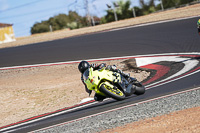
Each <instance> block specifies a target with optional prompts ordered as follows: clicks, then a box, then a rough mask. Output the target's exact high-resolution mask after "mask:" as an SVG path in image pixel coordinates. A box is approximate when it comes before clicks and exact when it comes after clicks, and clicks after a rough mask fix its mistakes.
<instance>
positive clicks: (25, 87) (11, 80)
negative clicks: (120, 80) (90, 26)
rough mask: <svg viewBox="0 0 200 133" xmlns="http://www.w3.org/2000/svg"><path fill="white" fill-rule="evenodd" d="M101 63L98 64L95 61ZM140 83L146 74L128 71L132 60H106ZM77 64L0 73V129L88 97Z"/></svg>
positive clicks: (133, 64) (132, 63)
mask: <svg viewBox="0 0 200 133" xmlns="http://www.w3.org/2000/svg"><path fill="white" fill-rule="evenodd" d="M96 63H101V62H96ZM106 63H107V64H110V65H113V64H116V65H117V66H118V68H120V69H122V70H125V72H129V73H130V74H131V76H133V77H136V78H137V79H138V80H139V81H142V80H143V79H146V78H147V77H148V76H149V74H150V73H149V72H146V71H140V70H139V71H138V70H133V69H129V68H128V67H126V65H127V64H129V65H130V64H131V66H135V62H134V60H129V61H125V60H116V61H106ZM77 66H78V64H68V65H57V66H48V67H47V66H46V67H34V68H25V69H13V70H1V71H0V85H1V86H0V108H1V110H0V118H1V119H0V126H4V125H6V124H11V123H14V122H17V121H20V120H23V119H26V118H29V117H33V116H36V115H40V114H44V113H47V112H52V111H55V110H58V109H61V108H65V107H69V106H73V105H75V104H78V103H79V102H80V101H81V100H82V99H83V98H87V97H88V94H87V93H86V92H85V87H84V86H83V84H82V82H81V79H80V76H81V75H80V73H79V71H78V68H77Z"/></svg>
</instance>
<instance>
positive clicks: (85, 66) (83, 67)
mask: <svg viewBox="0 0 200 133" xmlns="http://www.w3.org/2000/svg"><path fill="white" fill-rule="evenodd" d="M89 67H90V64H89V63H88V62H87V61H81V62H80V63H79V65H78V69H79V71H80V72H81V73H84V72H85V70H87V69H88V68H89Z"/></svg>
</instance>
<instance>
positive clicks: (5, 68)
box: [0, 52, 200, 70]
mask: <svg viewBox="0 0 200 133" xmlns="http://www.w3.org/2000/svg"><path fill="white" fill-rule="evenodd" d="M181 54H182V55H190V54H192V55H193V54H195V55H200V52H190V53H163V54H148V55H135V56H122V57H109V58H99V59H85V60H86V61H90V62H92V61H106V60H120V59H128V58H142V57H149V56H167V55H177V56H178V55H181ZM81 61H82V60H77V61H66V62H56V63H44V64H33V65H23V66H10V67H2V68H0V70H8V69H19V68H30V67H41V66H55V65H64V64H75V63H79V62H81Z"/></svg>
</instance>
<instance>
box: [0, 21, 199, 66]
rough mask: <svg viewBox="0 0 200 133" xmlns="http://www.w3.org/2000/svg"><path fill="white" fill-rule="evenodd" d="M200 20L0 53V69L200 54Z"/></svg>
mask: <svg viewBox="0 0 200 133" xmlns="http://www.w3.org/2000/svg"><path fill="white" fill-rule="evenodd" d="M197 20H198V17H195V18H191V19H184V20H178V21H172V22H166V23H160V24H154V25H147V26H141V27H135V28H128V29H123V30H118V31H110V32H104V33H96V34H91V35H83V36H78V37H72V38H66V39H61V40H56V41H50V42H43V43H37V44H32V45H28V46H21V47H16V48H6V49H0V67H8V66H21V65H32V64H43V63H55V62H65V61H74V60H82V59H97V58H107V57H121V56H132V55H144V54H158V53H180V52H199V51H200V46H199V45H200V37H199V35H198V34H197V25H196V23H197Z"/></svg>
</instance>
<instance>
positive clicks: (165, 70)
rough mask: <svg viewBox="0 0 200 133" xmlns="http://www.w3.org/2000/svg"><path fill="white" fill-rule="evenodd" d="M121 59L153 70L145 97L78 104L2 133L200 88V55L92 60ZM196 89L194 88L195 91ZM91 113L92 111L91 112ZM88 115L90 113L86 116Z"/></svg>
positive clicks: (40, 127)
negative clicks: (132, 60)
mask: <svg viewBox="0 0 200 133" xmlns="http://www.w3.org/2000/svg"><path fill="white" fill-rule="evenodd" d="M119 59H135V60H136V64H137V66H138V67H141V68H145V69H148V70H150V71H151V74H150V76H149V77H148V79H147V80H145V81H143V84H144V85H145V87H146V89H147V91H146V93H145V94H144V95H142V96H137V97H136V96H132V97H130V98H129V99H126V100H123V101H115V100H113V99H106V100H104V101H103V102H100V103H99V102H96V101H94V100H91V99H89V101H86V102H83V103H80V104H78V105H75V106H72V107H67V108H63V109H59V110H56V111H54V112H50V113H46V114H42V115H39V116H35V117H32V118H28V119H26V120H22V121H19V122H16V123H12V124H9V125H6V126H3V127H0V132H30V131H36V130H37V131H39V130H44V129H48V128H53V127H56V126H59V125H63V124H68V123H72V122H74V121H79V120H82V119H86V118H88V117H92V116H97V115H99V114H102V113H107V112H111V111H115V110H119V109H121V108H127V107H130V106H134V105H135V104H142V103H144V102H149V101H152V100H156V99H159V98H164V97H167V96H171V95H176V94H179V93H184V92H186V91H191V88H195V89H200V87H198V86H200V82H199V79H198V78H199V77H200V73H199V72H200V53H197V52H195V53H166V54H152V55H138V56H126V57H115V58H103V59H91V60H88V61H89V62H92V61H107V60H119ZM78 62H80V61H72V62H60V63H52V64H39V65H28V66H16V67H4V68H0V70H8V69H18V68H28V67H40V66H53V65H62V64H73V63H78ZM192 90H194V89H192ZM87 110H88V111H87ZM85 112H88V113H85Z"/></svg>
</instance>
